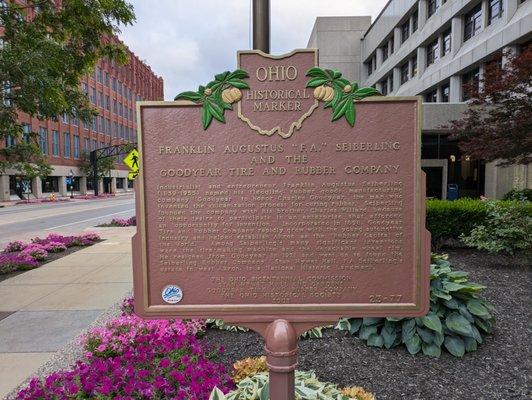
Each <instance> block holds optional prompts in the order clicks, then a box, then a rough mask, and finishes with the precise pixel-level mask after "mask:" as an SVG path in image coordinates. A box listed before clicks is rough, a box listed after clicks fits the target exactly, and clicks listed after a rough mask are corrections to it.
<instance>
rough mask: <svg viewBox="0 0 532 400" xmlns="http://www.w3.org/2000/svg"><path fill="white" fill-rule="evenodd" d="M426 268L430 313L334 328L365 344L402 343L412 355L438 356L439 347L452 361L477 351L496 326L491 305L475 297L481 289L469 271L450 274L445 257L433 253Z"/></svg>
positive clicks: (353, 321)
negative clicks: (443, 349)
mask: <svg viewBox="0 0 532 400" xmlns="http://www.w3.org/2000/svg"><path fill="white" fill-rule="evenodd" d="M430 270H431V276H430V281H431V282H430V311H429V313H428V314H427V315H425V316H424V317H421V318H350V319H346V318H343V319H341V320H340V321H339V322H338V324H337V325H336V327H335V328H336V329H339V330H343V331H348V332H349V333H351V334H352V335H358V337H359V338H360V339H362V340H365V341H366V344H367V345H368V346H375V347H385V348H387V349H389V348H391V347H395V346H398V345H400V344H404V345H405V346H406V348H407V350H408V352H409V353H411V354H416V353H419V352H423V354H426V355H429V356H433V357H439V356H440V354H441V349H442V346H443V347H444V348H445V349H447V351H449V353H451V354H452V355H454V356H456V357H461V356H463V355H464V353H466V352H471V351H474V350H476V349H477V345H478V344H480V343H482V340H483V335H485V334H488V333H490V332H491V329H492V326H493V323H494V317H493V316H492V311H493V306H492V305H491V304H490V303H488V302H487V301H485V300H482V299H480V298H479V297H478V293H479V292H480V291H481V290H482V289H484V288H485V286H482V285H479V284H476V283H472V282H469V280H468V273H467V272H462V271H453V270H452V268H451V264H450V263H449V261H447V257H446V256H435V255H433V257H432V263H431V266H430Z"/></svg>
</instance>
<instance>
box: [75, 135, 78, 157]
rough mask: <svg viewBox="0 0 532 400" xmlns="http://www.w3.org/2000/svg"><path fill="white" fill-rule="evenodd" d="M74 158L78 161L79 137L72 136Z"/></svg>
mask: <svg viewBox="0 0 532 400" xmlns="http://www.w3.org/2000/svg"><path fill="white" fill-rule="evenodd" d="M74 158H76V159H79V136H77V135H74Z"/></svg>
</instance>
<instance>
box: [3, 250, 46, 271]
mask: <svg viewBox="0 0 532 400" xmlns="http://www.w3.org/2000/svg"><path fill="white" fill-rule="evenodd" d="M38 266H39V262H38V261H37V260H35V259H34V258H33V257H31V256H26V255H21V254H20V253H0V274H9V273H11V272H14V271H17V270H26V269H31V268H35V267H38Z"/></svg>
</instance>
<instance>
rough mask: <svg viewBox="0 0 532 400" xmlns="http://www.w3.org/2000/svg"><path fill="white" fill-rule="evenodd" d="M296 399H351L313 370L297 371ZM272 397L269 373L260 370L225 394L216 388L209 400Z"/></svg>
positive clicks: (259, 399) (251, 399)
mask: <svg viewBox="0 0 532 400" xmlns="http://www.w3.org/2000/svg"><path fill="white" fill-rule="evenodd" d="M295 375H296V387H295V392H296V396H295V398H296V400H349V397H347V396H344V395H343V394H342V392H341V390H340V389H339V388H338V386H337V385H335V384H333V383H329V382H321V381H319V380H318V379H317V378H316V374H315V373H314V372H312V371H309V372H305V371H296V374H295ZM269 398H270V393H269V385H268V373H267V372H260V373H258V374H255V375H253V376H251V377H249V378H246V379H244V380H242V381H240V382H239V383H238V384H237V385H236V389H235V390H233V391H232V392H229V393H227V394H224V393H223V392H222V391H221V390H219V389H218V388H214V390H213V391H212V393H211V395H210V397H209V400H268V399H269Z"/></svg>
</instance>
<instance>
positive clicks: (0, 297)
mask: <svg viewBox="0 0 532 400" xmlns="http://www.w3.org/2000/svg"><path fill="white" fill-rule="evenodd" d="M135 229H136V228H135V227H132V228H93V229H90V231H91V232H98V233H99V234H100V235H101V236H102V238H104V239H106V240H105V241H104V242H102V243H99V244H96V245H94V246H91V247H88V248H86V249H83V250H80V251H77V252H75V253H74V254H71V255H69V256H66V257H63V258H61V259H59V260H56V261H54V262H51V263H49V264H46V265H44V266H42V267H40V268H37V269H34V270H31V271H28V272H25V273H23V274H20V275H17V276H15V277H13V278H10V279H8V280H5V281H3V282H0V398H4V396H5V395H7V394H8V393H9V392H10V391H11V390H13V389H14V388H15V387H17V386H18V385H19V384H20V383H21V382H23V381H24V380H25V379H27V378H28V377H29V376H31V375H32V374H33V373H34V372H35V371H36V370H37V369H38V368H39V367H40V366H41V365H42V364H44V363H45V362H46V361H47V360H48V359H49V358H50V357H51V356H52V355H53V354H54V352H56V351H57V350H59V349H60V348H61V347H63V346H64V345H65V344H66V343H68V342H69V341H70V340H72V339H73V338H74V337H76V336H77V335H78V334H79V333H80V332H81V331H82V330H83V329H84V328H86V327H87V326H88V325H89V324H90V323H91V322H93V321H94V320H95V319H96V317H97V316H98V315H99V314H100V313H102V312H103V311H104V310H106V309H107V308H108V307H110V306H111V305H112V304H114V303H116V302H117V301H119V300H120V299H121V298H123V297H124V295H125V294H126V293H127V292H129V291H130V290H131V288H132V267H131V236H132V235H133V234H134V233H135Z"/></svg>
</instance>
